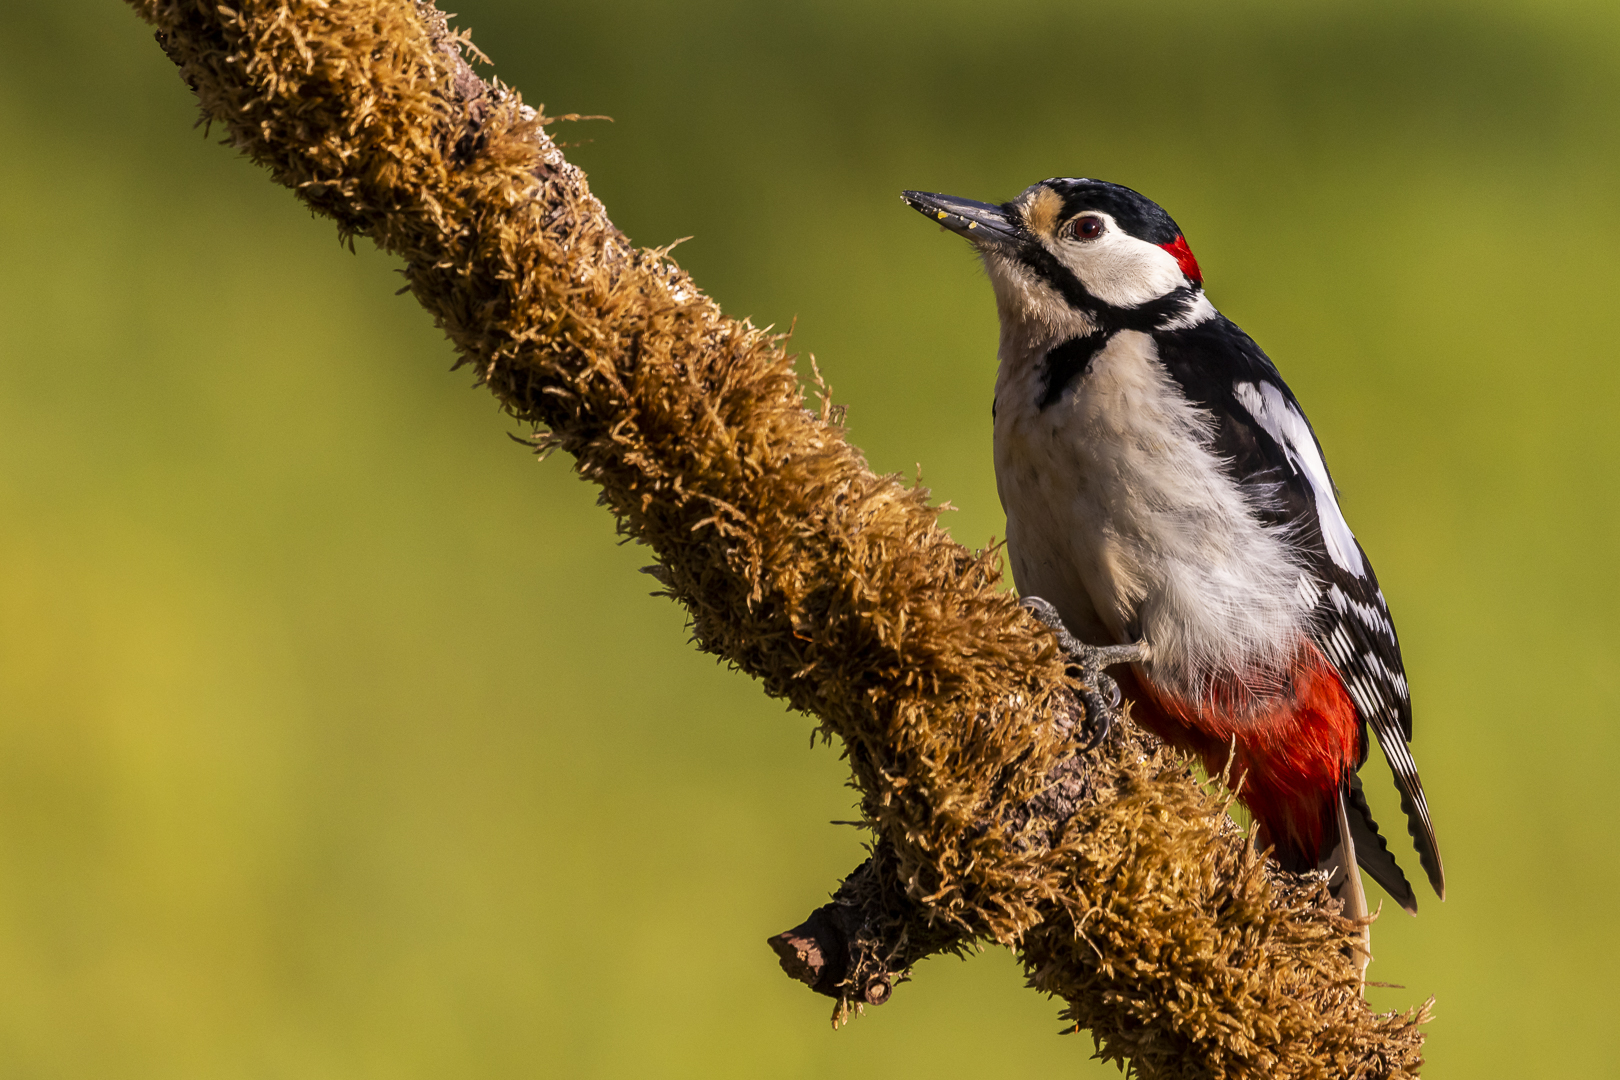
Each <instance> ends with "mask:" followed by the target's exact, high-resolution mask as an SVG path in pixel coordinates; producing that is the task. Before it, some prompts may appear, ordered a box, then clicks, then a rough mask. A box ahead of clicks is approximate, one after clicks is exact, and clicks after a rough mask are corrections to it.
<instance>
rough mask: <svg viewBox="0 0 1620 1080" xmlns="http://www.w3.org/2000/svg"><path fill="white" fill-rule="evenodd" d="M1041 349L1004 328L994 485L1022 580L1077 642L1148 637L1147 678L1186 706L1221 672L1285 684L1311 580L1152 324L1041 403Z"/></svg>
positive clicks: (1117, 342)
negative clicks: (1262, 512) (1186, 391)
mask: <svg viewBox="0 0 1620 1080" xmlns="http://www.w3.org/2000/svg"><path fill="white" fill-rule="evenodd" d="M1043 353H1044V348H1041V349H1028V350H1026V349H1022V348H1019V347H1018V343H1017V342H1016V341H1008V340H1004V341H1003V354H1002V363H1001V370H1000V372H999V374H998V377H997V381H996V423H995V463H996V485H997V488H998V489H999V491H1000V494H1001V504H1002V507H1003V508H1004V509H1005V510H1006V512H1007V546H1008V552H1009V555H1010V558H1011V562H1012V570H1013V580H1014V582H1015V583H1016V584H1017V586H1018V589H1019V592H1021V593H1023V594H1025V595H1036V596H1043V597H1045V598H1046V599H1047V600H1050V601H1051V602H1052V603H1053V604H1054V605H1056V607H1057V609H1058V612H1059V613H1060V614H1061V615H1062V616H1063V619H1064V621H1065V622H1066V623H1067V624H1068V626H1069V628H1070V630H1071V632H1073V633H1074V634H1076V636H1078V637H1080V638H1081V639H1082V640H1090V641H1092V642H1094V643H1110V642H1121V643H1123V642H1128V641H1135V640H1138V639H1145V640H1146V641H1147V642H1148V643H1149V644H1151V645H1152V647H1153V661H1152V663H1151V664H1149V665H1146V670H1147V673H1148V675H1149V676H1150V677H1151V679H1152V680H1153V682H1154V683H1155V684H1156V685H1157V686H1158V687H1159V688H1160V689H1161V690H1164V691H1168V692H1170V693H1173V694H1175V695H1177V696H1179V697H1182V698H1184V699H1186V700H1188V701H1190V702H1197V701H1201V700H1205V699H1206V698H1207V697H1208V695H1209V693H1210V692H1211V690H1212V689H1213V687H1214V685H1215V682H1216V680H1217V678H1220V679H1221V680H1222V681H1223V684H1224V688H1225V689H1227V690H1235V689H1239V687H1234V686H1231V685H1230V684H1229V680H1230V678H1231V677H1232V676H1234V675H1235V676H1237V677H1238V678H1239V679H1240V680H1241V682H1242V684H1243V685H1244V686H1246V687H1247V688H1248V690H1250V691H1251V692H1252V695H1253V697H1254V698H1255V699H1265V698H1270V697H1273V696H1274V695H1275V694H1277V693H1279V692H1284V691H1286V689H1287V686H1288V679H1287V673H1288V669H1289V667H1290V665H1291V662H1292V661H1293V660H1294V659H1295V658H1296V656H1297V653H1298V650H1299V649H1300V648H1301V646H1302V645H1303V643H1304V640H1305V639H1304V634H1305V631H1306V630H1307V628H1308V621H1309V618H1310V614H1311V611H1310V607H1309V605H1307V604H1306V603H1305V597H1306V595H1308V590H1304V589H1302V585H1301V582H1302V576H1303V578H1304V582H1305V583H1306V584H1309V583H1310V579H1309V576H1308V575H1305V574H1304V568H1303V566H1302V562H1301V560H1300V558H1299V557H1298V556H1297V555H1296V553H1295V552H1294V550H1293V548H1292V546H1291V545H1290V543H1289V539H1288V536H1287V535H1286V532H1285V531H1284V530H1281V529H1278V528H1276V527H1272V526H1267V525H1266V524H1264V523H1262V522H1261V521H1260V520H1258V519H1257V518H1256V517H1255V515H1254V514H1253V512H1252V511H1251V510H1250V508H1249V506H1248V504H1247V503H1246V502H1245V500H1244V497H1243V494H1242V492H1241V491H1240V490H1239V488H1238V485H1237V484H1236V483H1235V482H1234V481H1233V480H1232V479H1231V478H1230V477H1228V476H1227V475H1226V473H1225V471H1224V470H1223V468H1222V463H1221V461H1220V459H1219V458H1218V457H1217V455H1216V454H1215V452H1214V451H1213V449H1212V444H1213V435H1214V431H1213V420H1212V419H1211V418H1210V416H1209V415H1208V414H1207V413H1206V412H1204V411H1203V410H1201V409H1199V408H1197V407H1196V406H1194V405H1192V404H1191V403H1189V402H1187V401H1186V400H1185V399H1184V397H1183V396H1182V395H1181V393H1180V391H1179V389H1178V387H1177V386H1176V384H1175V382H1174V381H1173V380H1172V379H1171V378H1170V376H1169V374H1168V373H1167V372H1166V371H1165V370H1164V368H1163V366H1162V365H1160V363H1159V362H1158V353H1157V349H1156V347H1155V345H1154V342H1153V339H1152V337H1151V336H1149V335H1147V334H1144V333H1139V332H1136V331H1121V332H1119V333H1117V334H1115V335H1114V336H1113V337H1112V338H1111V339H1110V340H1109V341H1108V343H1107V345H1106V346H1105V347H1104V348H1103V350H1102V351H1101V352H1100V353H1098V354H1097V356H1096V357H1094V358H1093V360H1092V362H1091V366H1090V368H1089V369H1088V370H1087V372H1086V373H1085V374H1084V375H1083V376H1082V377H1080V378H1079V379H1077V380H1076V381H1075V382H1074V384H1073V385H1072V386H1070V387H1069V388H1068V389H1067V391H1066V392H1065V393H1064V394H1063V396H1062V397H1061V398H1060V399H1059V400H1058V401H1056V402H1054V403H1053V404H1051V405H1050V406H1048V407H1047V408H1046V409H1044V410H1043V409H1040V408H1038V407H1037V405H1036V402H1037V401H1038V400H1039V398H1040V396H1041V394H1040V391H1041V377H1042V372H1041V356H1042V354H1043ZM1260 703H1261V700H1255V702H1254V704H1255V705H1257V706H1258V705H1259V704H1260ZM1229 704H1231V703H1229Z"/></svg>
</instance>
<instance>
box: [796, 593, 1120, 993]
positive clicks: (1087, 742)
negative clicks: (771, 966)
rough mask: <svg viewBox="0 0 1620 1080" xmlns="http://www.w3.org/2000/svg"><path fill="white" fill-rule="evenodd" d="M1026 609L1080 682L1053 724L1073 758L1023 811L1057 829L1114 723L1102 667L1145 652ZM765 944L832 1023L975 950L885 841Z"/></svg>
mask: <svg viewBox="0 0 1620 1080" xmlns="http://www.w3.org/2000/svg"><path fill="white" fill-rule="evenodd" d="M1023 605H1024V607H1025V608H1027V609H1028V610H1029V611H1030V613H1031V614H1032V615H1034V616H1035V617H1036V618H1037V619H1039V620H1040V621H1041V622H1043V623H1045V624H1046V625H1047V626H1049V627H1051V628H1052V630H1053V632H1054V633H1055V634H1056V635H1057V639H1058V645H1059V647H1060V648H1062V650H1063V651H1064V653H1065V654H1067V655H1068V656H1069V657H1070V658H1071V661H1072V662H1071V665H1070V674H1071V675H1072V676H1074V677H1075V678H1076V679H1077V680H1078V681H1079V683H1080V687H1079V688H1078V690H1077V692H1076V694H1075V698H1074V700H1073V701H1071V702H1068V703H1066V705H1065V706H1063V707H1060V708H1059V709H1058V711H1057V712H1056V714H1055V715H1054V717H1053V721H1054V723H1056V724H1057V725H1058V727H1059V729H1060V730H1063V731H1066V732H1068V733H1070V735H1071V736H1072V737H1073V738H1074V740H1075V742H1076V744H1077V746H1076V752H1075V753H1074V754H1073V755H1071V756H1069V757H1067V758H1065V759H1064V761H1063V762H1062V763H1061V764H1060V765H1059V766H1058V767H1057V769H1056V770H1054V772H1053V773H1052V774H1051V775H1050V776H1049V777H1048V781H1049V783H1048V786H1047V787H1046V789H1045V790H1044V791H1043V792H1042V793H1041V794H1040V795H1038V796H1036V797H1035V799H1033V800H1032V801H1031V802H1030V803H1029V804H1027V805H1025V806H1023V807H1021V808H1020V811H1019V813H1020V815H1021V816H1022V817H1024V818H1038V819H1042V820H1046V821H1051V822H1054V823H1061V822H1065V821H1067V820H1068V819H1069V818H1070V817H1071V816H1073V814H1074V813H1075V812H1076V811H1077V809H1078V808H1079V806H1080V805H1081V803H1082V802H1083V801H1085V800H1086V799H1088V798H1090V797H1091V794H1092V792H1091V788H1092V780H1091V772H1090V762H1091V757H1090V752H1091V751H1092V750H1093V749H1095V748H1096V747H1097V746H1099V745H1100V744H1101V743H1102V742H1103V740H1105V739H1106V738H1107V737H1108V735H1109V733H1110V732H1111V731H1113V730H1114V724H1115V721H1117V720H1118V719H1119V715H1120V714H1119V708H1120V702H1121V694H1120V691H1119V685H1118V684H1117V683H1115V682H1114V680H1113V679H1111V678H1110V677H1109V676H1108V675H1106V674H1105V673H1104V669H1105V668H1108V667H1111V666H1113V665H1115V664H1124V663H1131V662H1134V661H1138V660H1144V659H1146V658H1147V656H1148V651H1147V647H1146V646H1145V645H1143V644H1140V643H1138V644H1135V645H1116V646H1107V647H1098V646H1094V645H1086V644H1084V643H1083V642H1081V641H1079V640H1078V639H1077V638H1075V637H1074V635H1072V634H1070V633H1069V631H1068V629H1067V628H1066V627H1065V626H1064V625H1063V620H1062V619H1061V618H1060V617H1059V616H1058V613H1057V609H1056V608H1055V607H1053V606H1052V605H1051V604H1050V603H1048V602H1047V601H1045V600H1043V599H1041V598H1040V597H1038V596H1031V597H1026V598H1025V599H1024V600H1023ZM1082 740H1083V741H1082ZM766 941H767V944H769V945H770V947H771V949H772V950H773V951H775V953H776V955H777V958H778V960H779V962H780V963H781V965H782V970H783V971H784V972H786V973H787V974H788V975H789V976H790V977H792V978H794V979H797V980H799V981H800V982H802V983H804V984H805V985H807V986H809V987H810V989H812V990H814V991H815V992H816V993H818V994H823V995H825V996H827V997H830V998H833V999H834V1000H835V1001H836V1002H837V1004H836V1005H835V1006H834V1009H833V1022H834V1023H835V1024H841V1023H843V1022H845V1021H846V1020H847V1019H849V1018H850V1017H851V1016H852V1015H854V1014H856V1013H858V1012H860V1011H861V1010H862V1009H863V1008H864V1007H865V1006H868V1005H881V1004H883V1003H884V1002H885V1001H887V1000H889V997H890V995H891V994H892V993H893V990H894V987H895V986H896V985H897V984H898V983H901V982H904V981H906V979H907V978H908V976H909V973H910V970H911V967H912V966H913V965H914V964H916V963H917V962H918V961H920V960H923V959H925V958H927V957H929V956H933V955H935V954H938V953H945V952H950V953H961V952H963V951H964V950H965V949H967V948H970V947H971V946H970V945H969V943H968V942H967V940H966V939H965V938H964V937H963V935H962V933H961V931H959V930H957V929H954V928H951V927H948V926H943V925H941V924H939V923H937V922H935V921H934V920H933V919H931V918H929V915H928V912H927V911H926V910H925V909H924V908H923V906H922V905H921V904H919V903H918V902H917V901H916V900H914V899H912V898H911V896H910V895H909V890H908V889H907V887H906V882H905V881H904V875H903V874H901V873H900V872H899V869H898V867H897V866H896V864H895V857H894V850H893V848H892V847H891V846H890V845H889V844H888V842H887V841H883V840H880V841H879V842H878V843H877V844H875V845H874V846H873V848H872V857H871V858H869V859H867V861H866V862H864V863H862V864H861V866H860V867H859V868H857V869H856V870H855V872H854V873H852V874H850V875H849V877H847V878H845V879H844V881H843V883H842V884H841V885H840V886H839V888H838V891H837V892H835V893H834V894H833V897H832V901H831V902H830V903H828V904H825V905H823V906H822V907H820V908H818V909H817V910H816V911H815V912H813V913H812V914H811V915H810V917H809V918H808V919H806V920H805V921H804V922H802V923H800V924H799V925H798V926H795V927H794V928H793V929H791V930H786V931H783V932H782V933H780V934H776V935H774V936H772V937H770V938H768V939H766Z"/></svg>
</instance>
